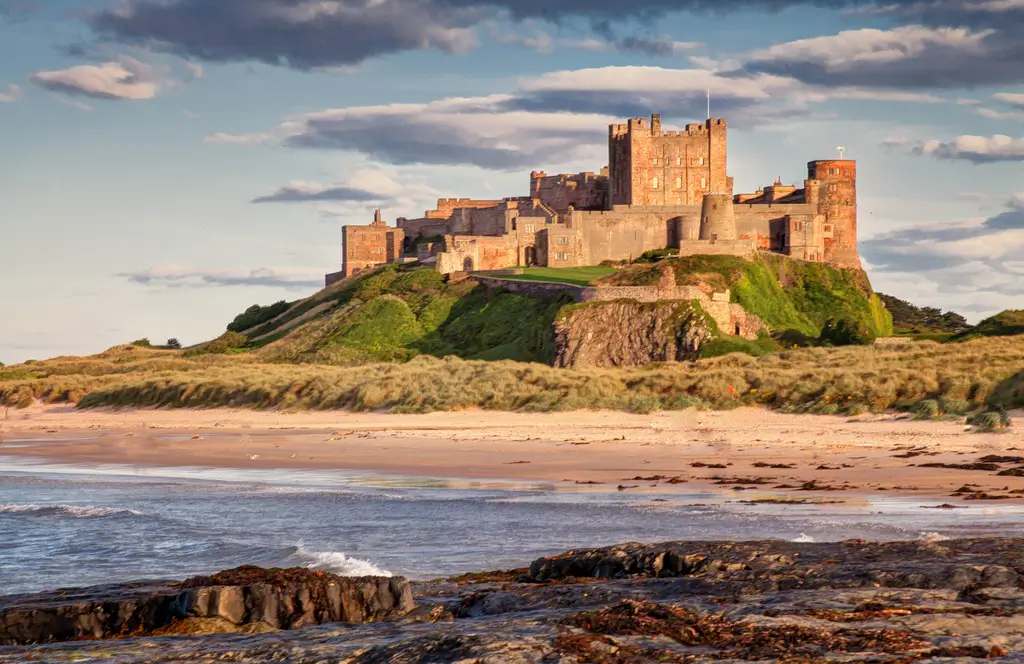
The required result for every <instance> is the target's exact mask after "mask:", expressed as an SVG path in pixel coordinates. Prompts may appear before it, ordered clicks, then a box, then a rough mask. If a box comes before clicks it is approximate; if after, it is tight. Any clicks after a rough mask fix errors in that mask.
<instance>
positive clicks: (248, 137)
mask: <svg viewBox="0 0 1024 664" xmlns="http://www.w3.org/2000/svg"><path fill="white" fill-rule="evenodd" d="M273 137H274V135H273V134H225V133H222V132H218V133H216V134H211V135H209V136H207V137H206V138H204V139H203V141H204V142H206V143H226V144H228V145H262V144H263V143H266V142H267V141H269V140H271V139H272V138H273Z"/></svg>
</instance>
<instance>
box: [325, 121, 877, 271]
mask: <svg viewBox="0 0 1024 664" xmlns="http://www.w3.org/2000/svg"><path fill="white" fill-rule="evenodd" d="M726 131H727V126H726V121H725V120H724V119H721V118H711V119H708V120H707V121H705V122H704V123H702V124H691V125H687V127H686V129H685V130H683V131H663V130H662V128H661V117H660V116H659V115H652V116H651V118H650V119H649V120H648V119H647V118H633V119H630V120H629V121H628V122H627V123H626V124H614V125H611V126H610V127H609V128H608V166H607V167H606V168H603V169H601V171H600V172H597V173H593V172H587V173H577V174H561V175H548V174H546V173H544V172H543V171H534V172H532V173H530V188H529V192H530V193H529V195H528V196H515V197H510V198H502V199H500V200H498V199H495V200H472V199H468V198H443V199H439V200H438V202H437V208H436V209H434V210H427V211H426V212H425V213H424V215H423V216H422V217H420V218H417V219H407V218H404V217H399V218H398V219H397V222H396V224H397V228H391V227H389V226H387V225H386V224H385V223H384V222H383V221H382V219H381V216H380V211H378V212H377V214H376V217H375V219H374V222H373V223H372V224H370V225H369V226H345V227H344V228H342V270H341V272H337V273H334V274H330V275H327V282H328V285H330V284H331V283H333V282H335V281H338V280H340V279H343V278H345V277H349V276H351V275H353V274H356V273H357V272H359V271H361V270H363V269H366V268H368V267H372V266H376V265H381V264H385V263H390V262H396V261H399V260H413V259H417V260H420V261H423V262H434V263H436V265H437V269H438V270H439V271H440V272H442V273H444V274H449V273H452V272H469V271H478V270H495V269H502V268H509V267H518V266H528V265H540V266H549V267H579V266H583V265H598V264H600V263H601V262H602V261H607V260H611V261H628V260H632V259H635V258H637V257H638V256H640V255H641V254H643V253H644V252H645V251H650V250H654V249H665V248H675V249H678V250H679V253H680V255H694V254H728V255H734V256H741V257H750V256H752V255H753V254H754V253H755V252H757V251H771V252H775V253H779V254H784V255H786V256H790V257H792V258H796V259H799V260H805V261H814V262H824V263H829V264H832V265H835V266H837V267H845V268H859V267H860V257H859V256H858V254H857V167H856V162H854V161H852V160H818V161H811V162H809V163H808V164H807V179H805V180H804V181H803V186H802V187H797V186H795V185H784V184H782V182H781V181H779V180H776V181H775V182H774V183H773V184H770V185H768V186H765V187H762V188H759V189H758V190H757V191H755V192H752V193H734V192H733V179H732V178H731V177H729V176H728V174H727V170H726V158H727V151H726Z"/></svg>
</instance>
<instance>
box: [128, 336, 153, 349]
mask: <svg viewBox="0 0 1024 664" xmlns="http://www.w3.org/2000/svg"><path fill="white" fill-rule="evenodd" d="M131 345H132V346H138V347H139V348H152V347H153V344H151V343H150V342H149V339H148V338H145V337H143V338H142V339H136V340H135V341H133V342H132V343H131Z"/></svg>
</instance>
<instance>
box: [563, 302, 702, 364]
mask: <svg viewBox="0 0 1024 664" xmlns="http://www.w3.org/2000/svg"><path fill="white" fill-rule="evenodd" d="M711 338H712V333H711V327H710V325H709V324H708V322H707V318H706V315H705V314H704V312H703V310H702V309H700V307H699V306H697V305H695V304H694V303H693V302H690V301H678V300H677V301H668V302H651V303H643V302H634V301H630V300H617V301H614V302H602V303H594V304H583V305H577V306H574V307H571V308H570V309H569V310H568V312H567V313H566V314H565V315H564V316H562V317H561V318H560V319H559V320H556V321H555V362H554V364H555V366H557V367H584V366H597V367H622V366H642V365H645V364H651V363H653V362H676V361H682V360H693V359H696V358H697V357H699V355H700V347H701V345H703V344H704V343H705V342H707V341H710V340H711Z"/></svg>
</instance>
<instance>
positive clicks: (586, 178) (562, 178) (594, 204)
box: [530, 171, 608, 214]
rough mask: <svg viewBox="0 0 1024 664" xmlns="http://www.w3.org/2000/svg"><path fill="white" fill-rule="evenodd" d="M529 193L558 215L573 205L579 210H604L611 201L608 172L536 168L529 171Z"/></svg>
mask: <svg viewBox="0 0 1024 664" xmlns="http://www.w3.org/2000/svg"><path fill="white" fill-rule="evenodd" d="M530 196H532V197H534V198H538V199H540V200H541V202H543V203H544V204H545V205H547V206H548V207H550V208H551V209H552V210H554V211H555V212H557V213H559V214H565V213H567V212H568V211H569V207H570V206H572V207H573V208H575V209H577V210H602V209H604V208H605V204H606V201H607V200H608V175H607V174H598V173H576V174H572V175H567V174H559V175H548V174H547V173H545V172H543V171H534V172H532V173H530Z"/></svg>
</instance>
